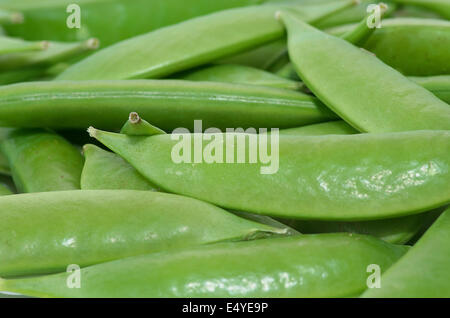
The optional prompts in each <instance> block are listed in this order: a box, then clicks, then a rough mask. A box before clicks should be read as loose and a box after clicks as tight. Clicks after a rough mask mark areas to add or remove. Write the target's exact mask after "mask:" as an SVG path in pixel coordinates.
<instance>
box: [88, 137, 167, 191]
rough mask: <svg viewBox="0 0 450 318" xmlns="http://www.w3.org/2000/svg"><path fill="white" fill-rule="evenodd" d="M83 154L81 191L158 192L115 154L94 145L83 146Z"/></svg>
mask: <svg viewBox="0 0 450 318" xmlns="http://www.w3.org/2000/svg"><path fill="white" fill-rule="evenodd" d="M83 153H84V157H85V162H84V167H83V172H82V173H81V189H82V190H107V189H118V190H125V189H126V190H150V191H157V190H158V188H157V187H156V186H155V185H153V184H151V183H150V182H149V181H147V179H145V178H144V177H143V176H142V175H141V174H140V173H139V172H137V171H136V169H135V168H134V167H133V166H131V165H130V164H129V163H127V162H126V161H125V160H123V159H122V158H121V157H119V156H118V155H116V154H115V153H112V152H108V151H106V150H103V149H101V148H99V147H97V146H95V145H85V146H84V147H83Z"/></svg>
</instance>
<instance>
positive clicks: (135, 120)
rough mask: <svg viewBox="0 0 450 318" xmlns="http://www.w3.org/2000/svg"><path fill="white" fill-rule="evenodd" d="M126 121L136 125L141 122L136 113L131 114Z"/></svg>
mask: <svg viewBox="0 0 450 318" xmlns="http://www.w3.org/2000/svg"><path fill="white" fill-rule="evenodd" d="M128 119H129V120H130V123H132V124H138V123H139V122H140V121H141V117H139V114H138V113H136V112H131V113H130V115H129V116H128Z"/></svg>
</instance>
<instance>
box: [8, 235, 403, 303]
mask: <svg viewBox="0 0 450 318" xmlns="http://www.w3.org/2000/svg"><path fill="white" fill-rule="evenodd" d="M407 250H408V248H407V247H405V246H399V245H391V244H388V243H385V242H383V241H380V240H378V239H376V238H373V237H369V236H360V235H349V234H324V235H299V236H291V237H286V238H273V239H264V240H256V241H250V242H236V243H220V244H211V245H208V246H199V247H194V248H189V249H184V250H179V251H176V252H161V253H155V254H148V255H142V256H138V257H130V258H126V259H121V260H117V261H113V262H109V263H104V264H99V265H95V266H91V267H87V268H84V269H82V270H81V273H80V274H81V277H82V284H83V285H82V286H83V287H82V288H67V283H66V281H67V276H68V274H67V273H62V274H56V275H51V276H41V277H33V278H25V279H14V280H3V279H2V280H0V290H6V291H14V292H21V293H24V294H26V295H30V296H39V297H189V298H190V297H194V298H197V297H258V298H259V297H261V298H265V297H348V296H354V295H355V294H359V293H361V292H362V291H364V289H365V288H366V280H367V276H368V274H367V270H366V269H367V266H368V265H369V264H374V263H375V264H378V265H379V266H380V268H381V270H382V271H385V270H386V269H388V268H389V267H390V266H391V265H392V264H393V263H394V262H395V261H396V260H397V259H399V258H400V257H401V256H402V255H403V254H404V253H405V252H406V251H407ZM130 269H132V270H130ZM149 269H151V270H149Z"/></svg>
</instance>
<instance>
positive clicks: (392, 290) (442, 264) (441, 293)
mask: <svg viewBox="0 0 450 318" xmlns="http://www.w3.org/2000/svg"><path fill="white" fill-rule="evenodd" d="M449 268H450V209H447V211H446V212H444V213H443V214H442V215H441V216H440V217H439V219H437V221H436V222H435V223H434V224H433V225H432V226H431V227H430V228H429V229H428V231H427V232H426V233H425V234H424V236H423V237H422V238H420V240H419V241H418V242H417V243H416V244H415V245H414V246H413V248H412V249H411V250H410V251H409V252H408V253H407V254H406V255H405V256H404V257H402V258H401V259H400V260H399V261H398V262H397V263H396V264H395V266H393V267H392V268H391V269H389V270H388V271H387V272H386V273H385V274H384V275H382V276H381V288H378V289H370V290H367V291H366V292H365V293H364V294H363V295H362V296H363V297H383V298H390V297H394V298H398V297H411V298H423V297H427V298H428V297H431V298H434V297H436V298H448V297H450V287H449V285H448V284H449V281H450V273H449Z"/></svg>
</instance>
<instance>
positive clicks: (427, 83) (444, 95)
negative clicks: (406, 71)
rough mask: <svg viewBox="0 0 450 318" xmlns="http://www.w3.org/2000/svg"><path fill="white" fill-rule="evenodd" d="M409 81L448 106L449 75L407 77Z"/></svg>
mask: <svg viewBox="0 0 450 318" xmlns="http://www.w3.org/2000/svg"><path fill="white" fill-rule="evenodd" d="M409 79H410V80H412V81H414V82H416V83H417V84H419V85H420V86H422V87H425V88H426V89H427V90H429V91H430V92H432V93H433V94H434V95H436V96H437V97H438V98H440V99H441V100H443V101H444V102H446V103H448V104H450V75H440V76H426V77H409Z"/></svg>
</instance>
